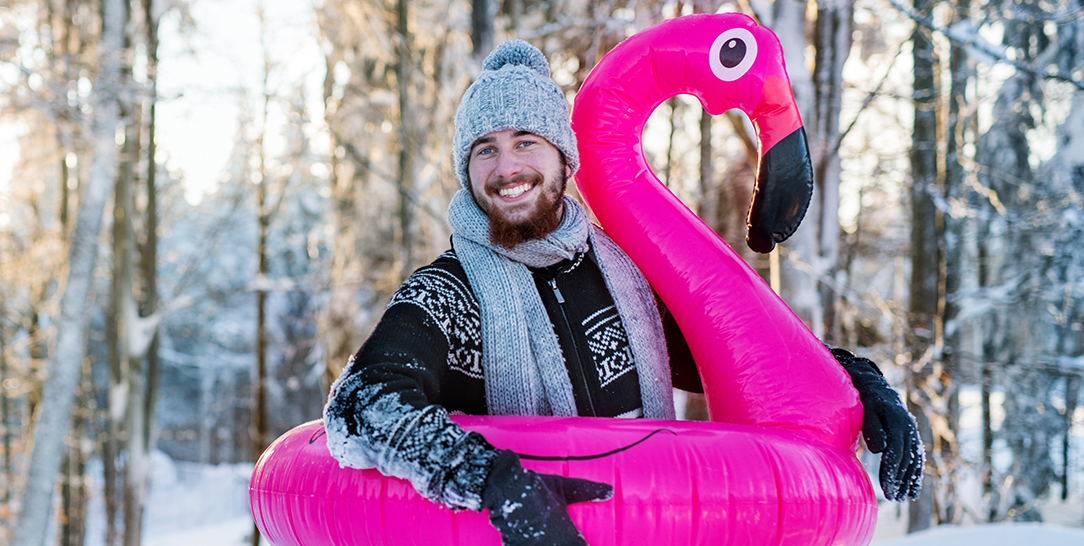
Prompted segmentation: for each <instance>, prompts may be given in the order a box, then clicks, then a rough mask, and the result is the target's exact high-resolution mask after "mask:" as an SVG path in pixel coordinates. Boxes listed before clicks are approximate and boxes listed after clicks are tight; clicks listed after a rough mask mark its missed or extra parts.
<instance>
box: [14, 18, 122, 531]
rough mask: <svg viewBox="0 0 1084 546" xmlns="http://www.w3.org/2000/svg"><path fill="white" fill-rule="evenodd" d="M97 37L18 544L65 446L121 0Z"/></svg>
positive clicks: (112, 151) (109, 121) (79, 357)
mask: <svg viewBox="0 0 1084 546" xmlns="http://www.w3.org/2000/svg"><path fill="white" fill-rule="evenodd" d="M101 36H102V38H101V42H100V44H99V48H100V52H99V54H100V57H101V68H100V71H99V72H98V76H97V80H96V85H95V90H94V93H95V99H94V121H93V130H92V136H93V142H94V159H93V164H92V166H91V171H90V178H89V179H88V180H87V186H86V188H85V189H84V194H83V196H82V200H81V202H80V204H79V213H78V216H77V219H76V226H75V230H74V232H73V233H72V244H71V252H70V256H69V259H68V263H69V264H70V265H69V272H68V280H67V286H66V287H65V290H64V298H63V300H62V302H61V316H60V324H59V326H60V327H59V328H58V337H57V348H56V357H55V359H54V361H53V363H52V366H51V369H50V374H49V379H48V381H47V382H46V385H45V392H44V397H45V399H46V400H49V404H47V405H44V406H43V407H42V409H41V412H40V413H39V414H38V418H37V422H36V425H35V429H34V450H33V453H32V455H31V462H30V469H29V473H28V477H27V485H26V489H25V491H24V493H23V510H22V513H21V514H20V517H19V524H18V527H17V528H16V531H15V540H14V544H16V545H17V546H41V545H42V544H43V542H44V540H45V532H46V530H47V521H48V517H49V512H50V508H51V506H52V495H53V486H54V484H55V482H56V476H57V472H58V471H59V469H60V462H61V460H60V459H61V455H62V453H63V451H62V449H61V445H62V444H63V441H64V435H65V434H66V433H67V431H68V428H69V426H70V423H71V409H72V405H73V402H74V397H75V391H76V385H77V383H78V380H79V374H80V371H81V369H82V368H81V364H82V361H83V354H84V349H85V347H84V343H85V339H84V335H83V334H84V331H85V329H86V315H85V312H86V304H87V298H88V296H89V293H90V283H91V279H92V278H93V274H94V264H95V261H96V258H97V254H98V233H99V231H100V229H101V218H102V212H103V211H104V209H105V203H106V201H107V199H108V195H109V192H110V189H111V188H112V186H113V177H114V174H113V173H114V169H115V161H116V148H115V146H116V144H115V142H114V136H115V132H116V126H117V123H118V118H119V115H118V105H117V92H118V90H119V85H120V66H121V57H120V56H121V51H122V49H123V46H124V44H123V41H124V5H123V3H122V2H120V1H119V0H103V1H102V34H101Z"/></svg>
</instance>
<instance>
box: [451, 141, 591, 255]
mask: <svg viewBox="0 0 1084 546" xmlns="http://www.w3.org/2000/svg"><path fill="white" fill-rule="evenodd" d="M469 157H470V159H469V160H468V162H467V173H468V175H469V177H470V187H471V195H472V196H473V197H474V202H475V203H477V204H478V208H480V209H482V212H484V213H486V216H488V217H489V223H490V240H491V241H492V242H493V243H495V244H498V245H501V246H503V247H505V248H512V247H514V246H516V245H517V244H519V243H521V242H523V241H526V240H528V239H539V238H542V237H544V236H546V235H547V234H549V233H551V232H553V230H555V229H557V226H558V224H560V222H561V217H562V214H563V213H564V201H563V199H562V196H563V195H564V192H565V185H566V183H567V181H568V177H569V176H570V175H571V174H572V173H571V170H572V169H571V168H570V167H568V166H566V165H565V162H564V160H563V158H562V156H561V152H560V151H559V150H558V149H557V147H556V146H554V145H553V144H550V142H549V141H548V140H546V139H544V138H542V137H540V136H538V135H536V134H534V133H528V132H526V131H517V130H515V129H505V130H503V131H494V132H492V133H488V134H486V135H485V136H483V137H482V138H479V139H478V140H477V141H475V143H474V145H473V146H471V151H470V156H469Z"/></svg>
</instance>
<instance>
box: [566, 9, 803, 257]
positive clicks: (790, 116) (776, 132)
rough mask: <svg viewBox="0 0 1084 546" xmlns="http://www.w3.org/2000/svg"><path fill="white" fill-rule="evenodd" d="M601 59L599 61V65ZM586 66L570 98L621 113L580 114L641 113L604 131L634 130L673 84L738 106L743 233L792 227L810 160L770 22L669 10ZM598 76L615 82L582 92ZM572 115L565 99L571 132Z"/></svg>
mask: <svg viewBox="0 0 1084 546" xmlns="http://www.w3.org/2000/svg"><path fill="white" fill-rule="evenodd" d="M604 63H606V67H605V69H603V70H600V69H602V68H603V65H604ZM595 72H598V73H599V76H597V78H599V80H596V81H595V82H592V77H590V76H589V77H588V80H587V82H585V83H584V89H581V95H580V96H577V99H576V101H577V108H579V103H580V102H581V96H583V99H582V100H583V102H590V101H600V102H601V101H605V102H610V103H611V104H613V103H614V102H624V104H623V105H621V106H617V107H615V108H620V109H621V110H623V112H624V113H623V112H621V111H615V112H614V113H615V114H616V115H607V114H608V112H606V111H605V110H606V108H602V109H598V110H601V111H599V112H597V113H596V112H594V111H592V112H591V113H586V112H583V111H581V112H580V113H581V114H582V117H583V118H585V119H588V120H589V119H590V118H591V117H595V119H606V120H620V119H621V118H623V117H624V118H625V119H628V120H629V121H630V122H632V123H640V125H639V127H638V128H637V127H635V126H632V125H629V126H624V127H621V126H620V125H618V126H615V127H612V128H611V130H613V131H629V132H630V133H632V134H635V135H636V137H639V135H640V133H641V132H642V130H643V124H646V122H647V116H648V115H650V113H651V112H652V111H654V109H655V108H656V107H657V106H658V105H659V104H661V103H662V102H663V101H665V100H667V99H669V98H670V97H673V96H675V95H679V94H689V95H693V96H695V97H697V98H698V99H699V100H700V102H701V104H702V105H703V106H704V110H705V111H707V112H708V113H710V114H713V115H718V114H722V113H724V112H726V111H728V110H731V109H734V108H737V109H740V110H742V111H743V112H745V114H746V115H748V116H749V119H750V120H751V121H752V123H753V127H754V129H755V130H756V134H757V142H758V145H759V148H760V157H759V158H758V163H757V181H756V186H755V188H754V192H753V203H752V205H751V206H750V209H749V216H748V220H747V224H748V227H749V233H748V235H747V237H746V241H747V242H748V244H749V247H750V248H752V249H753V250H755V251H757V252H763V253H766V252H770V251H771V250H772V248H774V247H775V244H776V243H778V242H782V241H784V240H786V239H787V238H788V237H790V236H791V234H793V233H794V231H795V230H796V229H797V228H798V224H799V223H801V221H802V218H803V217H804V216H805V212H806V209H807V208H808V206H809V202H810V199H811V198H812V194H813V169H812V163H811V161H810V158H809V149H808V145H807V143H806V137H805V130H804V129H803V127H802V119H801V116H800V115H799V113H798V107H797V105H796V104H795V102H794V94H793V92H792V91H791V88H790V79H789V78H788V76H787V71H786V66H785V63H784V61H783V48H782V46H781V45H780V43H779V39H778V38H777V37H776V35H775V34H774V33H773V32H772V31H771V30H769V29H768V28H767V27H762V26H759V25H757V24H756V22H754V21H753V20H752V19H750V18H749V17H747V16H745V15H742V14H739V13H724V14H715V15H689V16H685V17H678V18H675V19H671V20H669V21H666V22H664V23H662V24H659V25H656V26H654V27H651V28H649V29H647V30H645V31H643V32H640V33H637V34H635V35H633V36H632V37H631V38H629V39H628V40H626V41H625V42H623V43H621V44H619V45H618V46H617V47H616V48H614V50H613V51H611V52H610V53H609V54H607V55H606V57H604V58H603V59H602V61H600V62H599V65H598V66H597V67H596V68H595V71H594V72H592V75H591V76H595ZM603 74H604V75H603ZM606 81H608V83H607V82H606ZM589 84H590V85H589ZM605 85H609V86H612V87H614V88H617V89H620V90H621V91H620V92H611V93H609V96H606V97H603V98H601V99H595V98H592V97H591V95H590V94H587V95H586V96H584V93H583V91H584V90H585V89H587V88H588V87H591V88H592V89H591V90H592V91H594V88H595V87H602V86H605ZM587 109H588V108H584V109H583V110H587ZM590 109H591V110H596V109H595V108H590ZM596 116H597V117H596ZM626 116H627V117H626ZM576 118H577V116H576V112H575V109H574V112H573V125H574V126H576V129H577V132H578V133H579V132H580V131H581V126H586V125H590V122H586V123H583V124H581V126H577V119H576ZM633 118H635V121H633ZM588 138H590V137H588ZM581 140H582V137H581Z"/></svg>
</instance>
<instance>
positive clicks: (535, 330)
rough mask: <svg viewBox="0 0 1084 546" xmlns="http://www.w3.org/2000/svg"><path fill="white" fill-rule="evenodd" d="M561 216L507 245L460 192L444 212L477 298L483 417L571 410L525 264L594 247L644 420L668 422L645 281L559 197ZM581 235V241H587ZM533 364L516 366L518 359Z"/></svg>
mask: <svg viewBox="0 0 1084 546" xmlns="http://www.w3.org/2000/svg"><path fill="white" fill-rule="evenodd" d="M564 208H565V213H564V218H563V219H562V220H561V223H560V225H559V226H558V227H557V230H556V231H554V232H553V233H551V234H549V235H547V236H546V237H545V238H543V239H534V240H529V241H525V242H523V243H521V244H519V245H516V246H515V247H514V248H512V249H506V248H503V247H501V246H497V245H493V244H492V243H490V241H489V219H488V218H487V217H486V215H485V213H483V212H482V211H481V209H479V208H478V205H477V204H475V202H474V199H472V198H471V196H470V193H469V192H468V190H459V192H457V193H456V194H455V197H453V198H452V203H451V206H450V207H449V209H448V222H449V223H450V224H451V226H452V229H453V231H454V233H453V235H452V244H453V246H454V247H455V252H456V255H457V256H458V257H459V261H460V262H461V263H462V264H463V269H464V270H465V271H466V273H467V279H468V280H469V281H470V284H471V286H472V287H473V289H474V294H475V296H476V297H477V298H478V302H479V306H480V308H481V315H482V369H483V372H484V375H485V385H486V403H487V405H488V407H489V411H490V413H491V414H493V415H558V416H574V415H576V401H575V399H574V398H573V394H572V382H571V381H570V380H569V377H568V369H567V368H566V366H565V362H564V357H563V354H562V352H561V347H560V345H559V342H558V340H557V334H556V332H555V331H554V327H553V324H551V323H550V321H549V319H548V315H547V314H546V310H545V308H544V307H543V306H542V298H541V297H540V296H539V295H538V289H537V288H536V286H535V283H534V279H533V277H532V276H531V272H530V271H529V270H528V269H527V268H528V267H535V268H539V267H547V266H550V265H553V264H555V263H558V262H560V261H562V260H567V259H571V258H573V257H574V256H575V255H576V254H578V253H581V252H586V251H587V250H588V249H589V248H594V250H595V255H596V257H597V258H598V263H599V269H600V270H601V271H602V276H603V278H605V279H606V286H607V287H608V288H609V289H610V294H611V295H612V296H613V298H614V304H615V305H616V307H617V312H618V314H619V315H620V317H621V322H622V324H623V325H624V327H625V330H626V333H627V334H628V337H629V345H630V346H631V348H632V355H633V359H634V361H635V362H636V371H637V374H638V375H639V377H640V397H641V399H642V401H643V408H644V417H647V418H649V419H673V418H674V400H673V390H672V387H671V380H670V363H669V357H668V356H667V352H666V338H665V336H664V334H663V329H662V321H661V320H660V318H659V311H658V308H657V307H656V304H655V296H654V293H653V292H652V291H651V287H650V285H648V283H647V279H645V278H644V276H643V274H642V273H640V270H639V269H637V268H636V265H635V264H633V263H632V260H631V259H629V257H628V256H627V255H626V254H625V253H624V251H622V250H621V249H620V248H619V247H618V246H617V244H616V243H614V242H613V240H612V239H610V238H609V237H608V236H607V235H606V234H605V233H603V232H602V230H600V229H598V228H597V227H595V226H593V225H591V223H590V222H589V221H588V219H587V213H586V212H585V211H584V210H583V207H581V206H580V204H579V203H577V202H576V201H574V200H573V199H571V198H569V197H568V196H565V197H564ZM589 241H590V242H589ZM528 362H529V363H534V365H533V366H525V365H523V364H524V363H528Z"/></svg>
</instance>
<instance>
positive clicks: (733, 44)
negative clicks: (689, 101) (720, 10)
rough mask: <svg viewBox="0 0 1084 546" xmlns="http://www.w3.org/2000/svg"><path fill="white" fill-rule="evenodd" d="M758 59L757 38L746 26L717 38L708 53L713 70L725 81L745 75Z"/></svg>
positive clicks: (726, 32) (728, 31)
mask: <svg viewBox="0 0 1084 546" xmlns="http://www.w3.org/2000/svg"><path fill="white" fill-rule="evenodd" d="M756 59H757V40H756V38H754V37H753V33H752V32H749V31H748V30H746V29H744V28H732V29H729V30H727V31H725V32H723V33H722V34H720V35H719V36H718V37H717V38H715V42H713V43H712V44H711V50H710V52H709V53H708V62H709V63H710V64H711V72H712V73H713V74H715V77H716V78H719V79H720V80H723V81H724V82H732V81H734V80H736V79H738V78H740V77H742V76H744V75H745V73H746V72H748V71H749V68H750V67H752V66H753V61H755V60H756Z"/></svg>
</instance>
